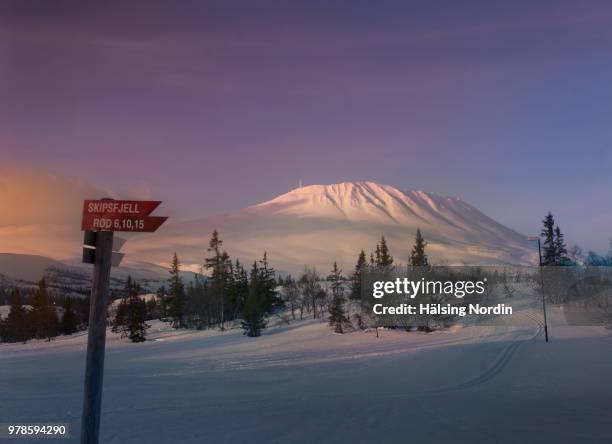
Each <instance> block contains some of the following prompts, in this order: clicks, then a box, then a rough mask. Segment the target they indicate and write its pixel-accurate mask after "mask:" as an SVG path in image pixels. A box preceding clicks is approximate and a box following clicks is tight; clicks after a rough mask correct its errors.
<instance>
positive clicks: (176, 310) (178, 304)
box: [167, 253, 187, 328]
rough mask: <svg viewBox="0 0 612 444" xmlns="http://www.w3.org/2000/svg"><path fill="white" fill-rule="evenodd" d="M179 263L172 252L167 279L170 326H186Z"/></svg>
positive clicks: (183, 292)
mask: <svg viewBox="0 0 612 444" xmlns="http://www.w3.org/2000/svg"><path fill="white" fill-rule="evenodd" d="M180 272H181V263H180V262H179V259H178V256H177V255H176V253H174V257H173V258H172V265H171V266H170V278H169V279H168V302H167V306H168V314H169V316H170V317H171V318H172V327H174V328H184V327H186V325H187V324H186V322H185V321H186V320H185V312H184V310H185V286H184V285H183V279H182V278H181V274H180Z"/></svg>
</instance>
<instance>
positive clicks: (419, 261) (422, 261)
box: [409, 228, 429, 267]
mask: <svg viewBox="0 0 612 444" xmlns="http://www.w3.org/2000/svg"><path fill="white" fill-rule="evenodd" d="M426 246H427V242H425V239H424V238H423V235H422V234H421V230H420V229H418V228H417V231H416V236H415V238H414V246H413V247H412V251H411V252H410V261H409V263H410V265H412V266H413V267H427V266H428V265H429V259H428V258H427V254H426V253H425V247H426Z"/></svg>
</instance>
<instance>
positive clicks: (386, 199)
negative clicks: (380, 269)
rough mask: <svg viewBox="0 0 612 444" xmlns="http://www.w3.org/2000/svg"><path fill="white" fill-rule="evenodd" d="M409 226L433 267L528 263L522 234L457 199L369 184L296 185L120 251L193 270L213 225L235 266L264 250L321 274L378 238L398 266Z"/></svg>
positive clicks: (350, 261) (291, 267) (347, 265)
mask: <svg viewBox="0 0 612 444" xmlns="http://www.w3.org/2000/svg"><path fill="white" fill-rule="evenodd" d="M417 227H418V228H420V229H421V231H422V232H423V234H424V236H425V238H426V240H427V241H428V243H429V245H428V250H429V253H430V256H431V257H432V259H433V260H434V261H435V262H442V261H448V262H450V263H454V264H462V263H466V264H492V263H515V264H516V263H521V264H524V263H527V262H530V261H532V260H533V258H534V248H533V245H531V244H530V243H529V242H527V240H526V237H525V236H523V235H521V234H519V233H517V232H515V231H513V230H511V229H509V228H507V227H504V226H503V225H501V224H499V223H498V222H496V221H494V220H493V219H491V218H489V217H488V216H486V215H485V214H483V213H482V212H480V211H478V210H477V209H476V208H474V207H472V206H471V205H469V204H467V203H465V202H463V201H462V200H459V199H456V198H451V197H444V196H440V195H437V194H434V193H428V192H424V191H406V192H402V191H400V190H398V189H396V188H393V187H391V186H387V185H379V184H376V183H373V182H355V183H353V182H347V183H341V184H335V185H312V186H307V187H303V188H298V189H295V190H293V191H290V192H289V193H286V194H283V195H281V196H279V197H276V198H275V199H272V200H270V201H267V202H264V203H261V204H258V205H254V206H251V207H248V208H245V209H243V210H240V211H235V212H233V213H229V214H226V215H223V216H217V217H210V218H204V219H199V220H194V221H190V222H184V223H176V224H168V226H167V227H165V228H164V229H162V230H160V232H159V233H157V234H155V235H154V236H141V237H138V238H134V239H132V240H131V241H130V243H129V245H126V250H127V251H128V252H129V254H130V255H131V256H132V257H140V256H143V255H145V254H146V256H147V260H149V261H153V262H168V260H169V256H168V255H169V252H172V251H177V252H178V254H179V257H180V258H181V259H182V261H183V263H184V264H185V265H187V266H189V267H191V268H192V269H193V270H194V271H195V270H197V269H198V268H199V267H200V264H201V263H202V259H203V257H204V253H205V251H204V249H205V246H206V245H207V242H208V238H209V236H210V233H211V232H212V230H213V229H215V228H216V229H217V230H219V231H220V233H221V237H222V238H223V240H224V242H225V248H226V249H227V250H228V252H229V253H230V254H231V255H232V256H233V257H239V258H240V259H242V260H243V261H251V260H253V259H256V258H259V257H261V255H262V254H263V252H264V251H267V252H268V255H269V257H270V258H271V260H272V262H273V264H274V266H276V267H277V268H279V269H282V270H288V271H292V272H296V271H299V270H301V269H302V268H303V266H304V265H316V266H317V267H318V268H319V269H321V270H327V269H328V268H329V267H330V264H331V263H332V262H333V261H334V260H337V261H338V262H339V263H340V264H341V266H342V267H343V268H344V269H345V270H347V271H348V270H350V269H351V268H352V267H353V266H354V263H355V260H356V258H357V254H358V253H359V250H360V249H361V248H363V249H365V250H366V252H369V251H372V250H373V249H374V247H375V245H376V242H377V241H378V239H379V238H380V236H381V234H384V235H385V236H386V237H387V239H388V241H389V245H390V247H391V249H392V254H393V255H394V256H395V258H396V261H398V262H400V263H406V261H407V258H408V255H409V251H410V249H411V247H412V243H413V240H414V235H415V232H416V229H417Z"/></svg>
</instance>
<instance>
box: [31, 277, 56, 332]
mask: <svg viewBox="0 0 612 444" xmlns="http://www.w3.org/2000/svg"><path fill="white" fill-rule="evenodd" d="M31 318H32V321H33V327H34V331H35V336H36V337H37V338H38V339H47V340H48V341H51V338H53V337H55V336H57V333H58V331H57V330H58V324H59V322H58V320H57V313H56V311H55V306H54V305H53V304H52V303H51V299H50V298H49V291H48V289H47V282H46V281H45V278H42V279H41V280H40V281H39V282H38V290H37V291H36V293H35V295H34V300H33V301H32V313H31Z"/></svg>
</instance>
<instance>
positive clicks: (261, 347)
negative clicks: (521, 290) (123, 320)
mask: <svg viewBox="0 0 612 444" xmlns="http://www.w3.org/2000/svg"><path fill="white" fill-rule="evenodd" d="M521 315H522V316H524V318H525V319H527V320H531V322H526V323H525V326H521V327H516V326H503V325H499V326H478V325H473V326H467V327H454V328H453V329H451V330H447V331H439V332H434V333H429V334H427V333H415V332H412V333H406V332H403V331H394V330H382V331H381V337H380V338H376V336H375V334H374V332H373V331H368V332H356V333H351V334H345V335H334V334H331V332H330V330H329V327H328V326H327V325H326V324H325V323H323V322H321V321H317V320H305V321H297V322H292V323H291V324H290V325H286V324H283V323H280V322H277V323H276V324H277V325H275V326H273V327H271V328H269V329H268V330H266V331H265V334H264V336H262V337H260V338H246V337H244V336H242V334H241V332H240V331H239V330H230V331H226V332H219V331H203V332H197V331H173V330H171V329H168V328H167V327H166V326H165V324H161V323H154V326H153V327H152V328H151V329H150V331H149V338H150V339H153V340H151V341H148V342H145V343H142V344H132V343H129V342H128V341H126V340H125V339H123V340H120V339H119V338H118V336H117V335H114V334H111V333H110V332H109V339H108V347H107V355H106V373H105V383H104V387H105V389H104V398H103V408H102V409H103V417H102V429H101V435H102V436H101V438H102V439H101V442H104V443H172V442H181V443H201V442H210V443H224V442H228V443H229V442H231V443H240V442H250V443H259V442H266V443H312V442H318V443H328V442H334V443H343V442H351V443H355V442H384V443H386V442H402V443H404V442H418V443H490V442H494V443H516V442H538V443H577V442H580V443H609V442H612V427H610V424H611V423H612V385H611V384H610V383H609V381H610V378H609V376H610V374H612V335H611V334H610V331H609V330H606V329H605V328H602V327H570V326H564V325H562V324H563V323H564V322H563V319H562V316H561V314H560V313H559V312H557V311H555V310H551V312H550V318H551V324H552V325H551V342H549V343H548V344H546V343H545V342H544V340H543V337H542V333H541V325H540V322H539V320H540V316H539V313H538V311H537V308H536V307H533V308H530V309H526V310H524V312H523V313H522V314H521ZM85 347H86V335H85V334H83V333H79V334H76V335H73V336H71V337H63V338H58V339H57V340H55V341H54V342H52V343H51V344H49V343H45V342H42V341H34V342H31V343H28V344H27V345H25V346H24V345H21V344H2V345H0V406H1V408H0V422H16V423H18V422H28V421H29V422H34V421H36V422H52V421H57V422H69V423H70V424H71V427H72V438H71V440H70V442H78V436H79V422H80V409H81V400H82V399H81V397H82V383H83V372H84V362H85ZM63 442H66V441H63Z"/></svg>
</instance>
